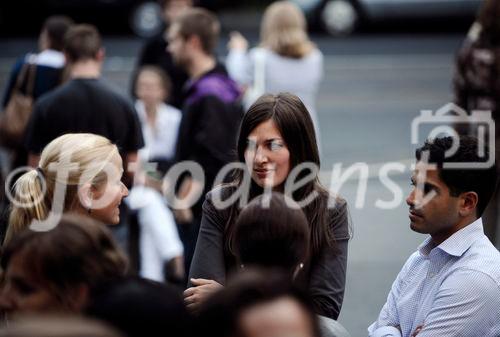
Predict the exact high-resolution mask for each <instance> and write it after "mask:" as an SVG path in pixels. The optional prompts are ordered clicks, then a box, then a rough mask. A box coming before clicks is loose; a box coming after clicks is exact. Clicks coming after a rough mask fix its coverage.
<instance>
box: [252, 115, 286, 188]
mask: <svg viewBox="0 0 500 337" xmlns="http://www.w3.org/2000/svg"><path fill="white" fill-rule="evenodd" d="M245 163H246V165H247V168H248V170H249V172H250V174H251V176H252V179H253V181H255V183H256V184H257V185H259V186H260V187H262V188H266V187H268V188H269V187H272V188H273V189H276V190H279V189H281V188H282V186H283V183H284V182H285V180H286V178H287V177H288V173H289V172H290V152H289V151H288V147H287V145H286V144H285V141H284V140H283V137H282V136H281V133H280V132H279V130H278V128H277V127H276V124H275V123H274V121H273V120H272V119H268V120H267V121H265V122H262V123H260V124H259V125H258V126H257V127H256V128H255V129H253V130H252V131H251V132H250V134H249V135H248V137H247V147H246V150H245Z"/></svg>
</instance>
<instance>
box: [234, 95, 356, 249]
mask: <svg viewBox="0 0 500 337" xmlns="http://www.w3.org/2000/svg"><path fill="white" fill-rule="evenodd" d="M268 120H273V121H274V123H275V124H276V127H277V128H278V130H279V132H280V134H281V136H282V137H283V140H284V142H285V144H286V146H287V147H288V150H289V152H290V170H293V169H294V168H295V167H296V166H297V165H299V164H301V163H312V164H314V165H315V166H316V167H317V168H318V170H319V168H320V158H319V151H318V145H317V142H316V134H315V131H314V126H313V122H312V120H311V116H310V115H309V112H308V111H307V109H306V107H305V106H304V103H302V101H301V100H300V99H299V98H298V97H297V96H296V95H293V94H290V93H279V94H276V95H271V94H266V95H263V96H261V97H260V98H259V99H258V100H257V101H256V102H255V103H254V104H252V106H251V107H250V108H249V110H248V112H247V113H246V114H245V115H244V116H243V120H242V122H241V126H240V131H239V136H238V142H237V152H238V160H239V161H240V162H242V163H245V151H246V148H247V139H248V135H249V134H250V133H251V132H252V130H254V129H255V128H256V127H257V126H258V125H259V124H261V123H263V122H266V121H268ZM309 173H310V171H308V170H302V172H300V174H298V175H297V178H296V179H297V180H300V179H301V178H304V177H306V176H307V175H308V174H309ZM244 174H245V173H244V172H242V171H241V170H236V171H235V173H234V179H233V181H232V183H231V185H233V186H240V185H241V184H242V183H243V178H244ZM262 192H263V190H262V188H261V187H260V186H258V185H257V184H256V183H255V182H254V181H253V180H252V181H251V183H250V199H253V198H254V197H256V196H257V195H259V194H262ZM313 192H316V193H317V194H318V196H317V197H316V198H314V200H313V201H312V202H310V203H309V204H308V205H307V206H304V207H303V208H302V210H303V211H304V214H305V215H306V218H307V220H308V223H309V235H310V245H309V248H310V250H311V257H312V258H314V257H317V256H318V255H319V253H320V251H321V249H322V248H323V247H324V246H325V245H330V246H334V245H335V239H334V236H333V233H332V231H331V228H330V222H335V221H336V220H337V219H341V218H344V217H346V212H347V209H346V207H343V208H339V209H335V210H332V211H334V212H335V214H334V219H333V220H332V219H331V218H330V217H331V215H332V213H331V211H329V210H328V198H329V194H328V192H327V191H326V190H325V189H324V188H323V187H322V186H321V183H320V181H319V178H318V177H317V176H316V177H315V179H313V180H312V181H311V180H309V182H308V183H307V184H305V185H304V186H302V187H300V188H299V189H297V190H296V191H295V192H294V193H293V195H292V196H290V197H292V199H293V200H295V201H297V202H299V201H302V200H304V199H305V198H306V197H307V196H308V195H310V194H311V193H313ZM337 199H338V201H342V200H341V199H340V198H337ZM239 212H240V211H239V209H238V206H237V203H235V204H233V206H232V208H231V211H230V216H229V220H228V222H227V225H226V228H225V237H226V238H227V239H226V247H225V248H226V250H227V252H229V253H231V254H232V255H234V252H232V250H231V246H232V241H233V240H234V232H235V226H234V223H235V222H236V218H237V217H238V214H239Z"/></svg>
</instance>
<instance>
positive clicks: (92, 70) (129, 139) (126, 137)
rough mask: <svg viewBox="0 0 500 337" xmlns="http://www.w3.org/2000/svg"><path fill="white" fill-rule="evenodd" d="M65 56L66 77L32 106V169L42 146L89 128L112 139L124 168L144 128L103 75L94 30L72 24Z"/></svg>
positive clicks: (29, 139)
mask: <svg viewBox="0 0 500 337" xmlns="http://www.w3.org/2000/svg"><path fill="white" fill-rule="evenodd" d="M64 55H65V56H66V61H67V62H68V67H69V77H70V80H69V81H68V82H66V83H65V84H64V85H62V86H60V87H59V88H57V89H56V90H53V91H52V92H50V93H49V94H47V95H45V96H44V97H43V99H40V100H39V101H38V102H37V103H36V104H35V109H34V111H33V114H32V116H31V119H30V122H29V124H28V128H27V132H26V146H27V148H28V151H29V156H30V157H29V164H30V165H31V166H33V167H36V166H37V164H38V160H39V156H40V153H41V152H42V149H43V148H44V147H45V145H47V144H48V143H49V142H51V141H52V140H53V139H55V138H57V137H59V136H60V135H62V134H65V133H69V132H89V133H94V134H98V135H102V136H104V137H106V138H108V139H109V140H111V141H112V142H113V143H115V144H116V145H117V146H118V149H119V150H120V154H121V155H122V158H123V161H124V163H125V168H126V169H128V163H131V162H136V160H137V151H138V150H139V149H140V148H142V147H143V146H144V142H143V138H142V132H141V128H140V123H139V120H138V117H137V113H136V111H135V109H134V107H133V105H132V103H131V102H129V101H128V100H127V99H125V97H123V96H122V95H120V94H119V93H117V92H116V91H115V90H113V89H111V88H110V87H109V86H108V85H107V84H106V83H105V82H104V81H103V80H102V79H101V71H102V64H103V62H104V56H105V55H104V48H103V47H102V41H101V36H100V34H99V32H98V31H97V29H96V28H95V27H94V26H92V25H87V24H81V25H75V26H73V27H71V28H70V30H69V31H68V32H67V34H66V36H65V41H64ZM127 173H129V171H127Z"/></svg>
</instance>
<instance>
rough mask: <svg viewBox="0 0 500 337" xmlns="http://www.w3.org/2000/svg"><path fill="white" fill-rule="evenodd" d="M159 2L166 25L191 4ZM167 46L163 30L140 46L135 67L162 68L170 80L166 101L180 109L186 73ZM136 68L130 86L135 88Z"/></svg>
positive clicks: (183, 0)
mask: <svg viewBox="0 0 500 337" xmlns="http://www.w3.org/2000/svg"><path fill="white" fill-rule="evenodd" d="M159 2H160V5H161V7H162V10H163V13H162V14H163V18H164V21H165V23H166V24H167V25H168V24H169V23H171V22H172V21H173V20H174V19H175V17H177V16H179V14H180V13H182V12H183V11H184V10H185V9H187V8H190V7H191V6H192V5H193V1H192V0H159ZM167 48H168V42H167V40H166V38H165V32H164V31H162V32H161V33H160V34H158V35H157V36H155V37H153V38H151V39H150V40H149V41H147V42H146V44H145V45H144V47H143V48H142V50H141V52H140V54H139V58H138V62H137V69H139V68H141V67H142V66H145V65H154V66H158V67H160V68H162V69H163V70H164V71H165V72H166V73H167V74H168V76H169V77H170V79H171V81H172V90H171V94H170V95H169V97H168V102H166V103H169V104H170V105H173V106H175V107H176V108H178V109H181V108H182V103H183V94H182V89H183V87H184V84H185V83H186V81H187V80H188V74H187V73H186V71H185V70H184V69H183V68H182V67H179V66H178V65H176V64H175V63H174V61H173V59H172V55H171V54H170V52H169V51H168V50H167ZM137 69H136V70H135V71H134V73H133V79H132V88H135V82H136V81H137V75H138V70H137ZM132 95H133V96H134V95H135V94H134V93H132Z"/></svg>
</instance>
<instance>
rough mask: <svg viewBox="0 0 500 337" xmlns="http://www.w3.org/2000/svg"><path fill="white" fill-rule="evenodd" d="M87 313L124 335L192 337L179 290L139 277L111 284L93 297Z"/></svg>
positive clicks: (130, 336) (188, 317)
mask: <svg viewBox="0 0 500 337" xmlns="http://www.w3.org/2000/svg"><path fill="white" fill-rule="evenodd" d="M86 314H87V315H88V316H90V317H94V318H96V319H99V320H100V321H103V322H106V323H108V324H110V325H112V326H114V327H115V328H117V329H118V330H120V331H122V332H123V333H124V334H125V335H126V336H127V337H141V336H148V337H155V336H163V335H164V334H167V335H168V336H172V337H188V336H191V334H190V332H191V328H190V319H191V317H190V315H189V313H188V312H187V310H186V307H185V306H184V301H183V299H182V296H181V291H180V289H177V288H175V287H174V286H170V285H167V284H163V283H159V282H154V281H151V280H146V279H142V278H139V277H132V276H131V277H127V278H126V279H123V280H118V281H117V282H115V283H112V284H110V285H109V286H108V287H107V288H106V289H104V290H102V291H101V292H100V293H99V294H98V295H97V296H95V298H94V299H93V301H92V302H91V303H90V304H89V306H88V307H87V309H86ZM167 332H168V333H167Z"/></svg>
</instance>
